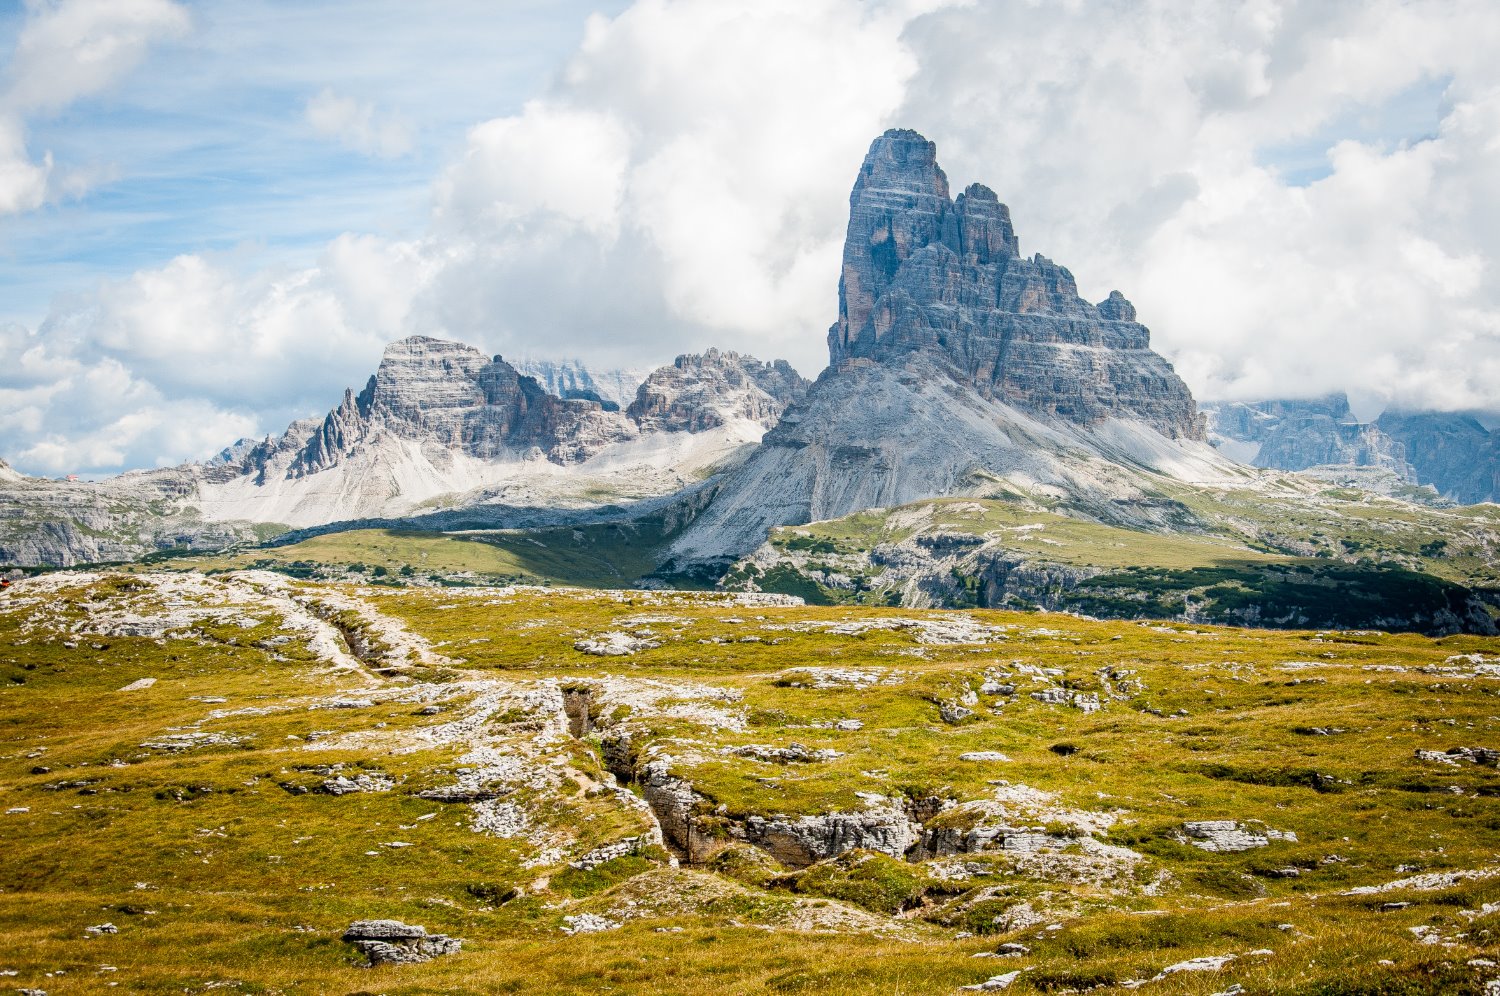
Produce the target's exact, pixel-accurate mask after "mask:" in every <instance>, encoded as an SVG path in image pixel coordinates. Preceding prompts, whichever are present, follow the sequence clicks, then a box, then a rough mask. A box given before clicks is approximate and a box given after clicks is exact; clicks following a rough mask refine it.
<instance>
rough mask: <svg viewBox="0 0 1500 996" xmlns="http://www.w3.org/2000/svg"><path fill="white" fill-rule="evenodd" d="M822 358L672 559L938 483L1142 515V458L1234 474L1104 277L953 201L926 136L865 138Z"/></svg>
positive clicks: (1004, 216)
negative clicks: (1039, 251) (1028, 250)
mask: <svg viewBox="0 0 1500 996" xmlns="http://www.w3.org/2000/svg"><path fill="white" fill-rule="evenodd" d="M849 206H850V210H849V229H848V236H847V241H846V243H845V247H844V264H843V273H842V276H841V279H840V281H839V312H838V320H837V321H836V322H835V323H834V325H833V327H832V329H830V331H829V335H828V345H829V360H830V365H829V367H828V368H827V369H826V370H825V371H824V372H823V374H822V376H821V377H819V379H818V381H817V383H816V384H814V385H813V387H812V389H811V390H810V391H809V392H808V395H807V397H806V399H804V400H803V401H802V402H800V403H798V404H795V405H793V406H791V407H790V408H788V409H787V411H786V413H785V415H784V416H783V417H782V420H781V423H780V424H779V425H778V426H777V427H776V428H775V429H774V430H773V431H772V432H770V433H768V434H767V435H766V437H765V439H764V440H763V441H762V444H761V446H760V448H759V449H758V450H757V451H756V453H755V454H754V455H753V456H752V457H751V459H750V460H748V461H747V462H746V463H745V464H744V465H743V466H741V467H740V468H739V469H738V470H736V471H734V472H733V473H732V474H731V475H729V477H728V478H727V479H726V480H725V482H724V484H723V485H722V487H721V488H720V490H719V492H718V493H717V495H716V496H715V497H714V499H713V500H712V501H711V502H710V503H709V505H708V506H707V508H706V509H705V510H704V512H703V513H702V514H701V515H700V516H699V518H698V519H697V520H696V521H695V522H694V523H693V525H692V526H691V527H690V528H689V529H688V530H686V532H685V533H684V534H683V535H682V536H681V537H680V538H679V539H678V541H677V542H676V543H675V544H674V546H673V548H672V551H671V553H670V555H669V559H668V561H667V566H668V567H670V568H673V569H685V568H688V567H690V566H692V565H698V564H704V563H707V562H713V561H722V560H723V559H724V558H725V557H726V556H734V555H738V554H743V553H745V552H747V551H748V550H750V549H753V548H754V547H755V546H757V545H758V544H759V543H760V542H761V541H762V540H763V539H764V538H765V535H766V530H767V528H768V527H770V526H774V525H789V524H797V523H803V522H808V521H812V520H817V519H828V518H836V517H838V516H842V515H846V514H848V513H850V512H854V511H857V510H859V509H862V508H871V507H877V506H893V505H900V504H905V503H908V502H912V501H917V500H920V499H923V498H929V497H934V496H937V495H945V494H960V493H961V494H981V493H987V492H997V491H1007V490H1009V491H1016V490H1020V491H1024V492H1027V493H1031V494H1038V493H1041V494H1046V495H1048V496H1049V498H1051V499H1053V500H1062V501H1065V502H1067V503H1070V504H1072V505H1073V506H1074V507H1077V508H1078V509H1079V510H1080V511H1082V512H1083V513H1084V514H1088V515H1092V516H1095V517H1098V518H1106V519H1112V520H1125V521H1132V522H1137V523H1138V524H1143V525H1151V524H1153V521H1154V519H1153V516H1154V514H1155V513H1153V512H1152V511H1151V509H1150V508H1149V504H1150V503H1149V502H1145V501H1137V499H1142V498H1144V497H1145V496H1146V495H1147V494H1148V493H1149V491H1150V486H1149V483H1148V482H1147V481H1146V480H1145V478H1143V477H1142V475H1143V474H1145V475H1150V474H1153V473H1155V474H1169V475H1171V476H1174V477H1179V478H1188V479H1197V480H1216V481H1231V480H1238V481H1241V482H1243V480H1244V476H1243V474H1242V473H1241V472H1240V471H1238V470H1237V469H1236V468H1235V467H1234V466H1233V465H1232V464H1231V463H1230V462H1229V461H1227V460H1224V459H1223V458H1222V457H1220V456H1218V454H1217V453H1216V452H1215V451H1214V450H1213V449H1212V448H1211V447H1209V446H1208V445H1207V444H1206V443H1205V442H1204V440H1205V433H1204V424H1203V419H1202V417H1201V416H1200V415H1199V414H1198V411H1197V407H1196V405H1195V404H1194V401H1193V398H1192V395H1191V393H1190V392H1189V391H1188V389H1187V386H1186V385H1185V384H1184V383H1183V382H1182V380H1181V378H1179V377H1178V376H1177V375H1176V373H1175V372H1173V370H1172V367H1171V365H1170V364H1169V363H1167V361H1166V360H1165V359H1163V358H1162V357H1161V356H1159V355H1157V354H1156V353H1154V352H1152V351H1151V349H1150V336H1149V333H1148V331H1147V330H1146V328H1145V327H1144V326H1142V325H1140V324H1138V323H1137V322H1136V321H1135V309H1134V308H1133V307H1132V306H1131V305H1130V303H1129V302H1128V301H1126V300H1125V298H1124V297H1123V296H1121V295H1120V294H1119V293H1118V292H1116V293H1113V294H1111V295H1110V296H1109V297H1108V298H1107V299H1106V300H1104V301H1103V302H1100V303H1099V304H1097V305H1096V304H1090V303H1089V302H1087V301H1085V300H1083V299H1082V298H1080V297H1079V296H1078V292H1077V288H1076V285H1075V283H1074V280H1073V276H1072V274H1070V273H1069V272H1068V271H1067V270H1066V269H1065V268H1063V267H1061V266H1058V265H1057V264H1055V263H1053V262H1051V261H1050V260H1047V259H1045V258H1044V257H1042V256H1034V257H1031V258H1029V259H1027V258H1024V257H1022V256H1021V255H1020V248H1019V241H1018V239H1017V237H1016V234H1015V230H1014V228H1013V226H1012V225H1011V221H1010V212H1009V209H1007V208H1006V207H1005V205H1003V204H1001V203H1000V202H999V201H998V199H997V198H996V197H995V195H994V193H993V192H992V191H990V190H989V189H988V188H986V187H983V186H980V185H978V184H975V185H973V186H971V187H969V188H968V189H967V190H965V191H964V192H963V193H961V194H960V195H959V196H958V198H957V199H956V200H954V199H951V198H950V197H949V192H948V181H947V177H946V176H945V175H944V173H943V171H942V169H941V168H940V167H939V166H938V163H937V159H936V153H935V149H934V146H933V144H932V143H931V142H928V141H927V140H926V139H924V138H922V136H920V135H918V134H917V133H915V132H912V131H894V130H893V131H888V132H886V133H885V134H884V135H883V136H881V137H880V138H878V139H876V140H875V143H874V144H873V145H872V146H871V148H870V152H869V155H867V156H866V157H865V161H864V164H863V166H862V167H861V168H860V171H859V175H858V177H857V178H856V180H855V184H854V190H853V193H852V194H851V196H850V202H849Z"/></svg>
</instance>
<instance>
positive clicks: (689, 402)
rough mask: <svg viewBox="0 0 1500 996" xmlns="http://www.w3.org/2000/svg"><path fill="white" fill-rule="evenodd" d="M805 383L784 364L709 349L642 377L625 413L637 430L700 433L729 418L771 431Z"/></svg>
mask: <svg viewBox="0 0 1500 996" xmlns="http://www.w3.org/2000/svg"><path fill="white" fill-rule="evenodd" d="M807 388H808V383H807V381H806V380H804V379H803V378H802V377H801V376H800V375H799V374H798V373H797V371H796V370H794V369H792V366H791V364H789V363H787V362H786V361H785V360H775V361H773V362H771V363H762V362H761V361H760V360H757V359H755V358H754V357H753V356H742V355H740V354H739V353H735V352H729V351H721V350H718V349H709V350H708V351H706V352H704V353H699V354H693V353H688V354H684V355H682V356H679V357H677V359H676V360H674V361H673V363H672V365H671V366H669V367H662V368H661V369H659V370H657V371H655V372H654V373H652V374H651V376H650V377H647V378H646V381H645V383H643V384H642V385H641V386H640V388H639V389H638V390H637V391H636V397H635V401H634V402H632V403H631V405H630V407H629V408H628V409H627V410H626V414H627V415H628V416H629V417H630V418H631V419H632V420H634V421H635V422H636V424H637V425H639V426H640V428H641V430H642V431H646V432H649V431H663V432H702V431H704V430H705V429H711V428H715V427H717V426H720V425H724V424H726V423H727V422H728V421H729V420H731V419H736V418H739V419H748V420H749V421H752V422H759V423H760V424H761V425H762V426H764V427H766V428H768V429H769V428H770V427H771V426H773V425H775V424H776V421H777V420H778V419H779V418H780V417H781V413H782V412H783V411H785V410H786V408H787V407H788V406H789V405H791V404H793V403H795V402H797V401H799V400H801V398H802V396H803V395H805V394H806V393H807Z"/></svg>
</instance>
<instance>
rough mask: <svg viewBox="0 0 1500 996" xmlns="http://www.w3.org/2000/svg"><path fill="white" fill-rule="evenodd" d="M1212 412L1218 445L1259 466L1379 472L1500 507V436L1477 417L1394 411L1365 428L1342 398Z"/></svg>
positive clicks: (1217, 407) (1229, 405)
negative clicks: (1376, 470) (1499, 504)
mask: <svg viewBox="0 0 1500 996" xmlns="http://www.w3.org/2000/svg"><path fill="white" fill-rule="evenodd" d="M1204 410H1205V412H1206V414H1207V415H1208V419H1209V432H1210V438H1211V440H1212V441H1213V443H1214V445H1215V446H1216V447H1218V448H1219V449H1220V451H1222V452H1223V453H1225V454H1226V455H1228V456H1231V457H1233V458H1235V459H1238V460H1242V461H1244V462H1246V463H1250V464H1253V465H1255V466H1257V467H1270V468H1276V469H1280V470H1291V471H1306V470H1316V471H1317V472H1318V474H1319V476H1323V477H1329V476H1336V475H1337V473H1338V471H1339V470H1340V469H1342V468H1377V469H1380V470H1384V471H1388V472H1389V475H1388V476H1390V475H1393V476H1394V477H1395V478H1396V479H1398V480H1399V481H1404V482H1408V483H1410V484H1419V485H1427V486H1430V487H1431V488H1433V489H1434V490H1435V491H1436V492H1437V493H1438V494H1439V495H1441V496H1442V497H1443V498H1445V499H1448V500H1451V501H1456V502H1459V503H1461V504H1465V505H1471V504H1475V503H1477V502H1495V501H1500V435H1497V434H1495V433H1492V432H1490V431H1489V430H1488V429H1486V428H1485V427H1484V426H1483V425H1481V424H1480V423H1479V422H1478V421H1477V420H1476V419H1474V418H1473V417H1472V416H1470V415H1464V414H1461V413H1453V412H1431V411H1414V412H1403V411H1397V410H1393V411H1388V412H1386V413H1384V414H1382V415H1381V416H1380V417H1379V418H1378V419H1376V420H1375V421H1374V422H1360V421H1359V420H1358V419H1356V418H1355V416H1354V414H1353V413H1352V412H1351V411H1350V408H1349V401H1348V398H1347V397H1346V396H1345V395H1344V394H1342V393H1335V394H1330V395H1327V396H1325V397H1322V398H1314V399H1308V400H1296V399H1291V400H1287V399H1281V400H1271V401H1256V402H1226V403H1222V404H1210V405H1205V406H1204ZM1362 479H1363V480H1364V481H1365V482H1366V484H1367V485H1368V484H1373V483H1374V478H1371V477H1368V476H1366V477H1364V478H1362Z"/></svg>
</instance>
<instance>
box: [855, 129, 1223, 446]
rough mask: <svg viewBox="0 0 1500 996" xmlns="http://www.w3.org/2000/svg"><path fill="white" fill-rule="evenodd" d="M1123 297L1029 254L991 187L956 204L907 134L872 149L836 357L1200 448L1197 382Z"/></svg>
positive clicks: (921, 145)
mask: <svg viewBox="0 0 1500 996" xmlns="http://www.w3.org/2000/svg"><path fill="white" fill-rule="evenodd" d="M1135 317H1136V314H1135V308H1134V306H1133V305H1131V303H1130V302H1129V301H1127V300H1126V299H1125V297H1124V295H1122V294H1121V293H1120V292H1119V291H1114V292H1112V293H1111V294H1110V295H1109V297H1108V298H1106V299H1105V300H1104V301H1102V302H1100V303H1099V304H1097V305H1095V304H1090V303H1089V302H1088V301H1085V300H1084V299H1083V298H1081V297H1080V296H1079V294H1078V285H1077V283H1076V281H1075V280H1074V279H1073V274H1072V273H1070V272H1069V271H1068V270H1067V268H1066V267H1063V266H1059V265H1058V264H1056V263H1054V262H1052V261H1051V260H1049V259H1047V258H1046V257H1045V256H1041V255H1035V256H1032V257H1030V258H1029V259H1028V258H1025V257H1022V256H1021V254H1020V241H1019V239H1018V238H1017V237H1016V233H1015V227H1014V225H1013V224H1012V223H1011V217H1010V209H1009V208H1008V207H1006V206H1005V205H1004V204H1002V203H1001V202H1000V200H999V198H998V197H997V196H996V195H995V192H994V191H993V190H991V189H990V188H988V187H986V186H984V185H983V184H978V183H975V184H971V185H970V186H969V187H968V188H966V189H965V190H964V191H963V193H961V194H959V195H958V198H957V199H956V200H950V199H949V196H948V178H947V176H946V175H945V174H944V173H943V170H942V167H941V166H939V165H938V162H937V153H936V147H935V146H934V145H933V143H931V142H929V141H927V140H926V139H925V138H923V137H922V136H921V135H920V134H918V133H917V132H914V131H909V130H892V131H888V132H886V133H885V134H884V135H882V136H881V137H880V138H877V139H876V140H875V142H874V143H873V144H872V145H871V146H870V151H869V153H868V154H867V155H866V156H865V161H864V164H863V165H862V166H861V167H860V171H859V175H858V177H857V178H856V180H855V182H854V189H853V192H852V193H851V194H850V197H849V228H848V234H847V237H846V239H845V242H844V263H843V272H842V275H841V277H840V280H839V315H838V321H836V322H835V323H834V325H833V327H832V328H831V329H829V333H828V348H829V361H830V363H831V364H832V365H833V366H835V367H838V366H841V365H843V364H846V363H848V362H849V361H851V360H854V359H872V360H876V361H878V362H898V363H899V362H900V361H901V360H902V358H903V357H904V356H906V355H907V354H910V353H913V352H919V351H920V352H923V353H926V354H928V355H929V356H932V357H937V358H941V359H942V360H944V361H945V362H946V363H948V364H949V365H951V366H952V367H953V368H954V369H955V370H956V371H957V372H958V373H959V375H960V376H961V377H962V379H964V380H967V381H968V382H969V383H970V384H971V385H972V386H973V387H974V388H975V389H976V390H977V391H978V392H979V393H980V394H981V396H983V397H985V398H989V399H994V400H997V401H1001V402H1004V403H1006V404H1009V405H1013V406H1015V407H1017V408H1019V409H1021V410H1023V411H1026V412H1029V413H1032V414H1037V415H1041V416H1044V417H1061V418H1063V419H1066V420H1068V421H1072V422H1076V423H1080V424H1092V423H1096V422H1099V421H1102V420H1104V419H1106V418H1118V417H1129V418H1133V419H1137V420H1140V421H1144V422H1147V423H1149V424H1151V425H1153V426H1155V427H1156V428H1157V429H1158V430H1159V431H1161V432H1162V433H1163V434H1165V435H1168V436H1171V437H1173V438H1178V437H1181V438H1187V439H1198V440H1201V439H1204V438H1205V437H1204V428H1203V419H1202V418H1201V417H1200V416H1199V414H1198V412H1197V408H1196V406H1195V405H1194V403H1193V398H1192V395H1191V394H1190V392H1189V391H1188V389H1187V385H1186V384H1184V383H1183V382H1182V379H1181V378H1180V377H1178V376H1177V374H1176V373H1175V372H1174V371H1173V370H1172V367H1171V364H1169V363H1168V362H1167V361H1166V360H1165V359H1163V358H1162V357H1161V356H1159V355H1157V354H1156V353H1154V352H1152V351H1151V345H1150V332H1149V331H1148V330H1147V329H1146V327H1145V326H1143V325H1140V324H1138V323H1137V322H1136V321H1135Z"/></svg>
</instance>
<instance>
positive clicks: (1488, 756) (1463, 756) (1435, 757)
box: [1415, 747, 1500, 768]
mask: <svg viewBox="0 0 1500 996" xmlns="http://www.w3.org/2000/svg"><path fill="white" fill-rule="evenodd" d="M1415 756H1416V758H1417V760H1419V761H1434V762H1437V763H1438V764H1458V763H1459V762H1460V761H1469V762H1472V763H1474V764H1482V765H1484V766H1485V767H1487V768H1493V767H1496V766H1497V765H1500V750H1494V749H1492V748H1489V747H1449V748H1448V749H1447V750H1446V751H1437V750H1418V751H1416V753H1415Z"/></svg>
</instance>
